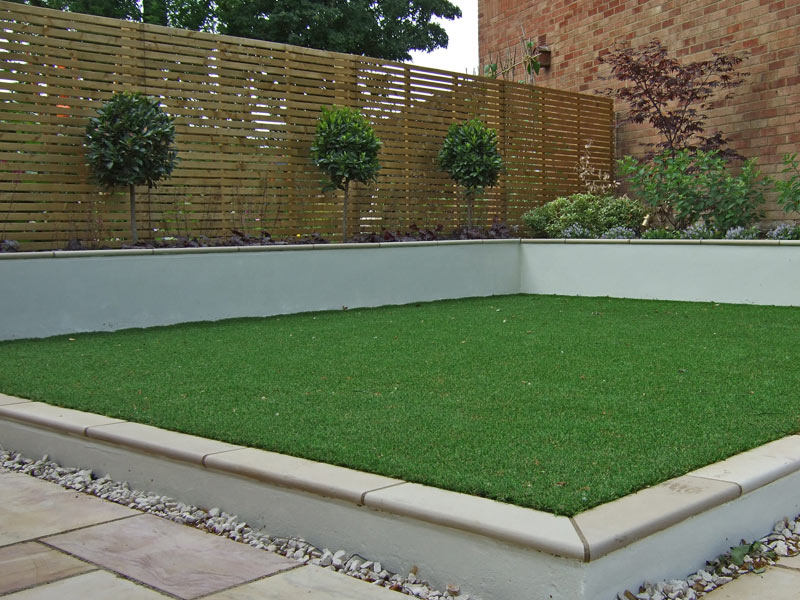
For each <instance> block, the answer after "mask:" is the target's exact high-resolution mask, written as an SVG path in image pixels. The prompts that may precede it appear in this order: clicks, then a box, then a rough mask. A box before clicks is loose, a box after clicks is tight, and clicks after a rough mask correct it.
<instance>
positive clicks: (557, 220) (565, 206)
mask: <svg viewBox="0 0 800 600" xmlns="http://www.w3.org/2000/svg"><path fill="white" fill-rule="evenodd" d="M644 216H645V208H644V206H642V204H641V203H639V202H637V201H635V200H632V199H631V198H628V197H627V196H593V195H591V194H573V195H572V196H566V197H562V198H556V199H555V200H553V201H552V202H548V203H547V204H544V205H542V206H539V207H538V208H534V209H533V210H531V211H528V212H527V213H525V214H524V215H523V216H522V220H523V222H524V223H525V225H526V226H527V227H528V228H529V229H530V231H531V233H532V234H533V235H534V236H538V237H542V236H543V237H550V238H557V237H563V232H564V230H565V229H567V228H568V227H570V226H571V225H576V224H577V225H580V226H581V227H582V228H583V229H584V230H585V231H586V232H587V233H588V234H589V235H588V237H599V236H600V235H602V234H603V233H605V232H606V231H608V230H609V229H612V228H614V227H624V228H627V229H632V230H633V231H634V232H637V231H639V228H640V227H641V224H642V220H643V219H644Z"/></svg>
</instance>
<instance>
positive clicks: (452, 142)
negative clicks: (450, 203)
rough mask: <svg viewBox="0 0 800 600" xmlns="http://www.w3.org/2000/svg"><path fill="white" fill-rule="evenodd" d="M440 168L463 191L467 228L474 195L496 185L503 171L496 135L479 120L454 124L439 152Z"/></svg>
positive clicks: (470, 217) (470, 225)
mask: <svg viewBox="0 0 800 600" xmlns="http://www.w3.org/2000/svg"><path fill="white" fill-rule="evenodd" d="M439 166H440V167H441V168H442V169H443V170H445V171H447V172H448V173H449V174H450V177H452V178H453V180H454V181H455V182H456V183H457V184H459V185H461V186H463V187H464V188H465V193H464V198H465V200H466V202H467V226H468V227H470V228H471V227H472V217H473V205H474V202H475V195H476V194H477V193H478V192H479V191H481V190H483V189H484V188H487V187H492V186H494V185H495V184H497V180H498V178H499V177H500V172H501V171H502V169H503V159H502V157H501V156H500V153H499V152H498V151H497V132H496V131H495V130H494V129H489V128H488V127H486V125H484V124H483V123H482V122H481V121H480V120H479V119H472V120H470V121H466V122H465V123H453V124H452V125H450V129H449V130H448V131H447V137H446V138H445V140H444V143H443V144H442V149H441V150H440V151H439Z"/></svg>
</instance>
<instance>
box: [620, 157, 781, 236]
mask: <svg viewBox="0 0 800 600" xmlns="http://www.w3.org/2000/svg"><path fill="white" fill-rule="evenodd" d="M618 167H619V172H620V174H622V175H623V176H627V177H628V181H629V184H630V187H631V189H632V192H633V193H634V195H635V196H636V197H637V198H638V199H639V200H641V201H642V202H643V203H644V204H645V205H646V206H648V207H649V208H650V209H651V210H653V211H654V212H655V214H656V215H657V217H658V219H659V221H660V222H661V223H669V224H670V225H672V226H673V227H674V228H676V229H683V228H685V227H686V226H688V225H690V224H693V223H695V222H697V221H698V220H700V219H703V220H704V221H705V222H706V223H707V224H708V225H710V226H712V227H713V228H715V229H716V230H718V231H722V232H725V231H727V230H728V229H730V228H732V227H748V226H749V225H751V224H753V223H754V222H755V221H757V220H758V219H759V217H760V215H761V213H760V206H761V205H762V204H763V203H764V200H765V198H764V194H765V192H766V188H767V187H768V186H769V180H768V179H767V178H764V177H762V176H761V172H760V171H759V170H758V168H757V167H756V161H755V159H751V160H748V161H745V162H744V164H743V165H742V167H741V169H740V170H739V173H738V174H734V173H733V172H732V171H731V169H730V165H729V163H728V161H727V160H726V159H725V158H724V157H723V156H722V155H721V154H720V153H719V152H717V151H711V152H704V151H702V150H697V151H695V152H691V151H689V150H680V151H678V152H670V151H665V152H662V153H661V154H657V155H656V156H654V157H653V159H652V160H651V161H650V162H645V161H640V160H637V159H635V158H633V157H632V156H626V157H625V158H623V159H622V160H620V161H618Z"/></svg>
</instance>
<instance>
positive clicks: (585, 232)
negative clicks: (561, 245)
mask: <svg viewBox="0 0 800 600" xmlns="http://www.w3.org/2000/svg"><path fill="white" fill-rule="evenodd" d="M557 237H561V238H564V239H565V240H576V239H578V240H587V239H595V238H596V237H597V236H596V235H594V234H593V233H592V230H591V229H589V228H588V227H584V226H583V225H581V224H580V223H573V224H572V225H570V226H569V227H565V228H564V229H563V230H562V231H561V234H560V235H559V236H557Z"/></svg>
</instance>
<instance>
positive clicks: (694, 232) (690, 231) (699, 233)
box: [681, 223, 717, 240]
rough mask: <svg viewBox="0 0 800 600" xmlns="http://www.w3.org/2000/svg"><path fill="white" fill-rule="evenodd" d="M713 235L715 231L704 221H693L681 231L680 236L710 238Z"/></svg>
mask: <svg viewBox="0 0 800 600" xmlns="http://www.w3.org/2000/svg"><path fill="white" fill-rule="evenodd" d="M715 237H717V235H716V231H715V230H714V229H713V228H711V227H709V226H708V225H706V224H705V223H695V224H694V225H689V226H688V227H687V228H686V229H684V230H682V231H681V238H682V239H684V240H710V239H713V238H715Z"/></svg>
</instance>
